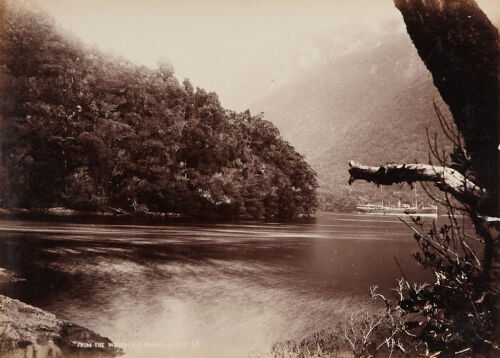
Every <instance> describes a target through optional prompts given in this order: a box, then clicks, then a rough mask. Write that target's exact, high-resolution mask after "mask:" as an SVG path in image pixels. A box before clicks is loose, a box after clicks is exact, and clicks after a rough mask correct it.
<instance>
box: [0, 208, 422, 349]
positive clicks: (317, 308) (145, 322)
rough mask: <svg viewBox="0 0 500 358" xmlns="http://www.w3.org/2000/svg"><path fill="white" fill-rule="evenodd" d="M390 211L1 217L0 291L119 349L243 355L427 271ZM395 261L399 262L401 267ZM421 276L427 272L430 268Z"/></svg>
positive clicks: (330, 321) (308, 329)
mask: <svg viewBox="0 0 500 358" xmlns="http://www.w3.org/2000/svg"><path fill="white" fill-rule="evenodd" d="M416 249H417V247H416V243H415V242H414V240H413V238H412V234H411V232H410V231H409V230H408V228H407V227H405V226H404V224H402V223H401V222H400V221H399V220H398V218H397V217H394V216H385V217H384V216H370V215H362V214H333V213H319V214H318V215H317V216H316V218H315V219H313V220H311V221H309V222H305V223H304V222H303V223H297V224H290V223H287V224H284V223H256V222H245V223H236V224H186V223H176V224H135V225H128V224H109V223H108V224H89V223H69V222H58V223H57V222H40V221H16V220H2V221H0V267H5V268H7V269H10V270H12V271H14V272H16V273H17V274H18V275H19V276H21V277H23V278H24V279H25V281H22V282H18V283H15V284H9V285H6V286H5V285H4V286H3V287H2V286H0V293H2V294H6V295H8V296H10V297H14V298H19V299H21V300H23V301H25V302H27V303H30V304H33V305H35V306H38V307H41V308H43V309H46V310H48V311H51V312H53V313H55V314H56V315H58V316H59V317H61V318H64V319H68V320H70V321H72V322H74V323H77V324H80V325H83V326H85V327H88V328H90V329H92V330H95V331H96V332H99V333H100V334H102V335H104V336H107V337H109V338H110V339H111V340H113V341H114V342H115V343H117V345H119V346H121V347H123V348H124V349H125V352H126V357H177V356H179V357H247V356H249V355H250V356H254V355H256V354H257V353H259V352H267V351H269V349H270V346H271V345H272V343H273V342H275V341H278V340H283V339H289V338H300V337H303V336H305V335H307V334H310V333H312V332H314V331H316V330H319V329H321V328H324V327H327V326H334V325H335V324H336V322H337V320H338V319H339V317H342V316H343V315H345V314H346V313H349V312H351V311H352V312H356V311H358V310H363V309H370V304H369V303H367V298H368V297H369V287H370V286H371V285H378V286H379V287H380V288H381V289H382V290H384V291H385V292H388V291H389V289H390V288H391V287H394V286H395V284H396V281H395V280H396V279H397V278H399V277H401V276H402V272H401V271H403V272H404V274H405V275H406V277H407V278H409V279H410V280H422V279H424V278H426V274H423V272H422V271H421V269H420V268H419V267H418V266H417V265H416V263H415V262H414V260H413V259H412V257H411V254H412V253H414V252H416ZM396 260H397V261H398V262H399V265H400V266H401V269H400V268H398V265H397V263H396ZM427 278H428V279H430V277H428V276H427Z"/></svg>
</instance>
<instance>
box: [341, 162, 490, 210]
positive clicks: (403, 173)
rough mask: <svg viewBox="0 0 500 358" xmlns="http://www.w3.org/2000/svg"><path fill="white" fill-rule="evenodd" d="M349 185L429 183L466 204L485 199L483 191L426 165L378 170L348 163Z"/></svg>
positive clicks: (442, 169)
mask: <svg viewBox="0 0 500 358" xmlns="http://www.w3.org/2000/svg"><path fill="white" fill-rule="evenodd" d="M349 174H350V175H351V177H350V179H349V184H350V183H352V182H354V181H355V180H357V179H362V180H365V181H368V182H374V183H376V184H381V185H391V184H396V183H405V182H406V183H409V184H411V183H414V182H422V181H427V182H433V183H434V184H435V185H436V186H437V187H438V188H439V189H440V190H441V191H445V192H447V193H450V194H451V195H453V196H454V197H455V198H457V199H458V200H460V201H462V202H466V203H469V204H472V203H476V202H477V201H478V200H481V199H482V198H483V197H485V195H486V190H485V189H483V188H481V187H479V186H477V185H476V184H474V183H473V182H472V181H471V180H469V179H467V178H466V177H464V176H463V175H462V173H460V172H458V171H457V170H455V169H452V168H448V167H441V166H434V165H429V164H386V165H382V166H380V167H370V166H366V165H361V164H359V163H356V162H355V161H352V160H351V161H349Z"/></svg>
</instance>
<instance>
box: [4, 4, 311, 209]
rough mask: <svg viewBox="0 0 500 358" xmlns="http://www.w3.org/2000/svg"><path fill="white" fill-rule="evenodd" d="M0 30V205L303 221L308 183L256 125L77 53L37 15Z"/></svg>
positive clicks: (176, 87)
mask: <svg viewBox="0 0 500 358" xmlns="http://www.w3.org/2000/svg"><path fill="white" fill-rule="evenodd" d="M1 22H2V25H1V29H0V54H1V57H0V84H1V88H0V99H1V100H0V150H1V151H0V155H1V157H0V163H1V165H0V200H1V201H0V206H2V207H25V208H32V207H53V206H65V207H68V208H73V209H79V210H102V209H105V208H107V207H118V208H122V209H124V210H129V211H136V212H141V211H152V212H176V213H181V214H187V215H193V216H210V217H220V216H223V217H237V216H245V217H255V218H263V217H278V218H293V217H297V216H302V215H309V214H311V213H312V212H314V210H315V207H316V194H315V192H316V187H317V182H316V174H315V172H314V171H313V170H312V169H311V168H310V167H309V165H308V164H307V163H306V162H305V160H304V158H303V156H301V155H300V154H298V153H297V152H296V151H295V150H294V148H293V147H292V146H290V145H289V144H288V143H287V142H285V141H284V140H282V139H281V137H280V133H279V131H278V129H277V128H276V127H275V126H274V125H272V124H271V123H270V122H269V121H266V120H264V119H263V118H262V116H261V115H257V116H253V115H251V114H250V112H249V111H246V112H244V113H235V112H232V111H229V110H226V109H224V108H222V106H221V105H220V102H219V100H218V97H217V95H216V94H215V93H209V92H206V91H205V90H203V89H200V88H196V89H194V88H193V86H192V85H191V83H190V82H189V80H185V81H184V82H183V83H182V84H181V83H179V82H178V81H177V79H176V78H175V77H174V76H173V68H172V66H171V65H169V64H168V62H165V61H163V62H162V63H161V64H160V65H159V68H158V69H155V70H153V69H149V68H146V67H143V66H137V65H134V64H132V63H130V62H127V61H125V60H123V59H120V58H112V57H109V56H104V55H102V54H100V53H99V52H96V51H94V50H89V49H86V48H85V47H84V46H82V45H81V44H80V43H79V42H78V41H77V40H75V39H73V38H71V37H69V36H67V35H64V34H61V33H60V32H59V31H57V29H56V27H55V25H54V23H53V21H52V20H51V19H50V18H48V17H46V16H44V15H43V14H40V13H37V12H34V11H27V10H22V9H19V8H14V7H9V8H4V9H3V11H2V21H1Z"/></svg>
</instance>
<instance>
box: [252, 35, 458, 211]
mask: <svg viewBox="0 0 500 358" xmlns="http://www.w3.org/2000/svg"><path fill="white" fill-rule="evenodd" d="M434 100H435V101H436V103H437V104H438V105H439V107H440V108H441V109H442V110H443V112H444V113H445V115H447V114H448V111H447V107H446V106H445V105H444V104H443V102H442V101H441V98H440V96H439V93H438V92H437V90H436V89H435V87H434V85H433V83H432V78H431V75H430V74H429V72H428V71H427V69H426V68H425V66H424V64H423V63H422V61H421V60H420V58H419V57H418V54H417V52H416V50H415V48H414V47H413V45H412V43H411V41H410V39H409V38H408V35H407V34H406V33H402V32H397V31H395V32H391V33H384V34H372V35H371V37H370V36H367V39H366V40H365V41H364V43H362V44H361V45H360V46H358V47H357V49H356V50H354V51H351V52H350V53H348V54H345V55H339V56H333V57H332V58H331V59H330V60H329V61H327V62H326V63H324V64H322V65H321V66H316V67H313V68H311V69H308V70H307V71H305V72H304V73H302V74H301V75H300V76H298V77H297V78H296V79H295V80H294V81H292V82H290V83H288V84H286V85H283V86H282V87H281V88H279V89H277V90H275V91H274V92H273V93H271V94H269V95H267V96H266V97H265V98H263V99H261V100H260V101H258V102H256V103H255V104H254V105H252V106H251V109H252V110H255V111H257V112H261V111H262V112H264V113H265V116H266V118H267V119H269V120H271V121H272V122H273V123H274V124H276V125H277V127H278V128H279V129H280V131H281V132H282V134H283V136H284V137H285V138H286V139H287V140H289V141H290V142H291V143H292V144H293V145H294V146H295V147H296V148H297V149H298V150H299V151H300V152H301V153H304V154H305V155H306V157H307V159H308V161H309V162H310V163H311V166H312V167H313V169H315V170H316V172H317V173H318V178H319V183H320V194H321V195H320V200H321V202H322V207H323V208H326V209H337V210H350V209H353V208H355V206H356V203H358V202H360V201H361V202H370V201H378V200H380V191H379V190H377V188H375V187H373V186H369V185H366V184H363V183H355V184H354V185H352V186H349V185H348V179H349V173H348V172H347V168H348V166H347V161H348V160H350V159H352V160H356V161H359V162H362V163H369V164H373V165H377V164H385V163H387V162H388V161H393V160H396V161H401V162H414V161H415V160H417V161H421V162H424V161H427V159H428V143H427V136H426V128H427V129H428V130H429V133H430V134H431V137H434V134H435V133H437V134H438V143H439V144H440V146H441V149H445V148H446V147H447V143H446V140H445V138H444V136H443V135H442V134H441V128H440V126H439V122H438V120H437V118H436V114H435V111H434V107H433V101H434ZM448 118H451V117H448ZM395 192H396V193H395ZM421 194H423V193H421ZM398 198H402V199H404V201H406V202H410V201H411V200H412V194H411V190H409V188H408V187H407V188H403V189H402V188H401V187H394V188H392V189H391V188H389V189H386V190H385V199H387V202H392V204H396V203H397V200H398ZM420 199H421V200H423V199H424V195H422V197H421V198H420Z"/></svg>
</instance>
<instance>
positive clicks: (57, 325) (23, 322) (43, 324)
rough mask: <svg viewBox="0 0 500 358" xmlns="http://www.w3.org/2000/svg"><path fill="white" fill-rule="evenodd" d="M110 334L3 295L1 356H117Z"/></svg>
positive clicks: (119, 353)
mask: <svg viewBox="0 0 500 358" xmlns="http://www.w3.org/2000/svg"><path fill="white" fill-rule="evenodd" d="M122 354H123V350H122V349H121V348H118V347H115V346H114V344H113V342H111V340H109V339H108V338H106V337H102V336H100V335H99V334H97V333H95V332H93V331H91V330H89V329H87V328H84V327H81V326H78V325H75V324H72V323H70V322H68V321H65V320H61V319H58V318H57V317H56V316H55V315H54V314H52V313H49V312H46V311H44V310H41V309H39V308H36V307H33V306H30V305H28V304H25V303H23V302H21V301H18V300H15V299H12V298H9V297H5V296H1V295H0V357H2V358H3V357H9V358H18V357H19V358H21V357H22V358H35V357H36V358H49V357H50V358H59V357H64V358H66V357H75V358H76V357H78V358H90V357H103V358H104V357H117V356H120V355H122Z"/></svg>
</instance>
